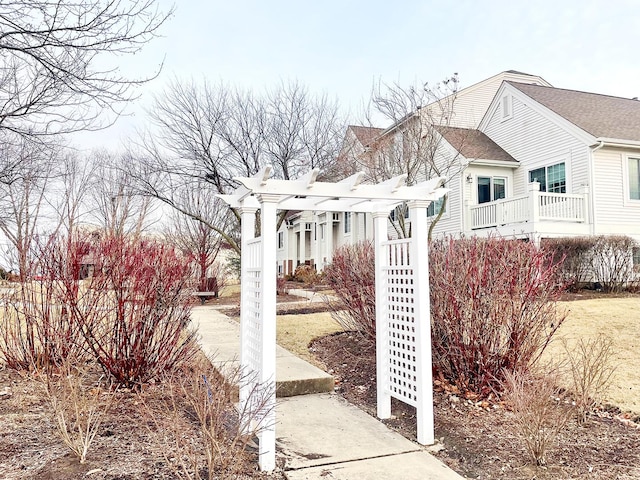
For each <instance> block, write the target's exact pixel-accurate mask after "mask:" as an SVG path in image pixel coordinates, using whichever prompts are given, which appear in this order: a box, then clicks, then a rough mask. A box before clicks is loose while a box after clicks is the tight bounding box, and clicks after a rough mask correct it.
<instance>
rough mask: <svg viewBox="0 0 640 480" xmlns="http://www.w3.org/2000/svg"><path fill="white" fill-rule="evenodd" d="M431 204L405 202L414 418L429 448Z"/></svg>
mask: <svg viewBox="0 0 640 480" xmlns="http://www.w3.org/2000/svg"><path fill="white" fill-rule="evenodd" d="M430 203H431V202H430V201H425V200H414V201H410V202H408V206H409V218H410V220H411V244H410V247H409V257H410V263H411V266H412V268H413V275H414V276H413V290H414V298H415V299H416V301H415V304H414V308H415V310H414V315H415V329H416V332H415V334H416V369H417V375H416V377H417V382H416V388H417V391H416V399H417V402H416V403H417V404H416V415H417V424H418V425H417V426H418V432H417V433H418V435H417V440H418V443H420V444H422V445H432V444H433V443H434V441H435V438H434V421H433V378H432V376H433V375H432V370H431V368H432V367H431V365H432V361H431V356H432V354H431V299H430V288H429V239H428V231H429V225H428V222H427V207H428V206H429V204H430Z"/></svg>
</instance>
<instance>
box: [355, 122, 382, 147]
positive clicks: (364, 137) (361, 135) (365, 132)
mask: <svg viewBox="0 0 640 480" xmlns="http://www.w3.org/2000/svg"><path fill="white" fill-rule="evenodd" d="M348 128H349V129H351V131H352V132H353V133H354V135H355V136H356V138H357V139H358V141H359V142H360V143H361V144H362V145H363V146H367V145H369V143H371V141H372V140H374V139H376V138H377V137H379V136H380V134H381V133H382V132H384V128H376V127H362V126H360V125H349V127H348Z"/></svg>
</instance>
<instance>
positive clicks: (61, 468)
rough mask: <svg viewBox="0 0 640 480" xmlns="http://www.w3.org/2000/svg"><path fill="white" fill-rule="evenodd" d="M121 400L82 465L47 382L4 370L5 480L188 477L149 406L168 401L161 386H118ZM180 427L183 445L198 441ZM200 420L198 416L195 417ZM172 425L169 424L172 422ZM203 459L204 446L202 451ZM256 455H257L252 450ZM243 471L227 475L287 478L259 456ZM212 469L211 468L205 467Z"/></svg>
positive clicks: (0, 403) (0, 422) (1, 451)
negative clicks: (265, 466) (265, 467)
mask: <svg viewBox="0 0 640 480" xmlns="http://www.w3.org/2000/svg"><path fill="white" fill-rule="evenodd" d="M115 395H116V396H117V402H116V404H115V406H114V407H113V409H112V410H111V411H110V412H109V413H108V414H107V415H106V417H105V419H104V422H103V424H102V425H101V427H100V429H99V431H98V434H97V436H96V438H95V440H94V442H93V444H92V445H91V447H90V449H89V453H88V455H87V461H86V463H84V464H80V463H79V461H78V459H77V457H75V456H74V455H72V454H71V453H70V451H69V450H68V449H67V447H66V446H65V445H64V443H63V442H62V440H61V439H60V437H59V436H58V434H57V432H56V428H55V423H54V421H55V420H54V417H53V415H52V409H51V407H50V404H49V402H48V400H47V397H46V396H45V395H44V393H43V385H42V384H41V383H40V382H37V381H34V380H33V379H32V377H31V376H29V375H25V374H20V373H18V372H16V371H13V370H8V369H4V370H2V369H0V478H1V479H2V480H76V479H92V480H151V479H176V478H185V477H178V476H177V475H176V468H175V467H172V465H174V464H175V457H176V456H177V455H178V453H177V449H176V445H175V444H173V443H171V442H170V441H167V437H165V436H164V433H163V432H164V430H163V428H162V427H161V426H160V425H162V423H161V422H162V421H171V427H170V428H173V427H174V426H175V422H176V420H175V419H173V418H171V419H167V418H159V417H158V416H156V417H155V418H152V417H151V416H150V413H149V409H148V406H149V405H154V404H158V403H160V402H163V401H165V400H166V397H165V394H164V393H162V392H161V391H160V390H159V389H158V386H154V385H149V386H148V387H146V389H145V390H144V391H143V392H142V393H135V392H131V391H118V392H117V393H116V394H115ZM185 422H186V423H185V425H183V426H182V427H181V428H180V432H181V435H182V440H181V442H182V444H183V445H196V446H197V445H198V442H199V440H198V428H197V425H195V423H193V424H192V422H189V421H188V420H185ZM193 422H195V420H193ZM167 428H169V427H167ZM196 451H197V452H198V454H200V455H201V457H198V458H199V460H200V462H201V464H204V461H205V459H204V451H203V450H202V449H201V448H197V450H196ZM249 455H250V456H251V455H252V454H251V453H249ZM247 465H248V468H247V469H246V470H245V472H244V473H243V474H240V475H238V476H233V477H225V478H247V479H249V478H252V479H260V478H262V479H274V480H283V479H284V478H285V477H284V475H283V473H282V469H278V470H277V471H276V472H275V473H273V474H271V475H268V474H262V473H260V472H258V471H257V456H256V455H255V454H253V455H252V456H251V458H250V459H249V461H248V463H247ZM205 473H206V472H205Z"/></svg>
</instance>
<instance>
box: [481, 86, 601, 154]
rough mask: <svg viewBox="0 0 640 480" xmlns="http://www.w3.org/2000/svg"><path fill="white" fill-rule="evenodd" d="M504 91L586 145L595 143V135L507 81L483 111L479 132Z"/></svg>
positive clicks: (485, 124) (486, 122) (485, 125)
mask: <svg viewBox="0 0 640 480" xmlns="http://www.w3.org/2000/svg"><path fill="white" fill-rule="evenodd" d="M505 93H508V94H510V95H511V96H513V97H515V98H517V99H518V100H519V101H520V102H522V103H524V104H526V105H527V106H528V107H529V108H531V109H532V110H533V111H534V112H536V113H538V114H539V115H541V116H543V117H544V118H546V119H547V120H549V122H551V123H554V124H556V125H557V126H558V127H560V128H561V129H563V130H564V131H565V132H567V133H568V134H569V135H572V136H573V137H575V138H576V139H578V140H579V141H581V142H583V143H584V144H585V145H587V146H588V145H593V144H594V143H596V137H594V136H593V135H591V134H590V133H588V132H586V131H584V130H583V129H581V128H580V127H578V126H577V125H576V124H574V123H571V122H570V121H569V120H567V119H566V118H564V117H562V116H561V115H558V114H557V113H556V112H554V111H553V110H551V109H549V108H547V107H545V106H544V105H542V104H541V103H538V102H537V101H535V100H534V99H533V98H531V97H530V96H528V95H527V94H525V93H524V92H522V91H520V90H518V89H517V88H515V87H514V86H512V85H509V84H508V83H507V82H502V85H500V88H499V89H498V91H497V92H496V95H495V97H493V100H492V102H491V105H490V106H489V108H488V109H487V113H485V116H484V117H483V118H482V120H481V121H480V124H479V125H478V130H480V131H481V132H484V129H485V128H486V127H487V124H488V123H489V121H490V119H491V117H492V116H493V114H494V113H495V111H496V109H497V108H498V107H499V105H500V101H501V99H502V97H503V96H504V94H505Z"/></svg>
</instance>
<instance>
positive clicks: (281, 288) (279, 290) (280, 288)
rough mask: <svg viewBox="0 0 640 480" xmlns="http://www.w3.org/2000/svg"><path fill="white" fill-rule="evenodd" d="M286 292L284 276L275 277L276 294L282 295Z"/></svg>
mask: <svg viewBox="0 0 640 480" xmlns="http://www.w3.org/2000/svg"><path fill="white" fill-rule="evenodd" d="M286 293H287V279H286V278H284V277H277V278H276V294H277V295H284V294H286Z"/></svg>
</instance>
